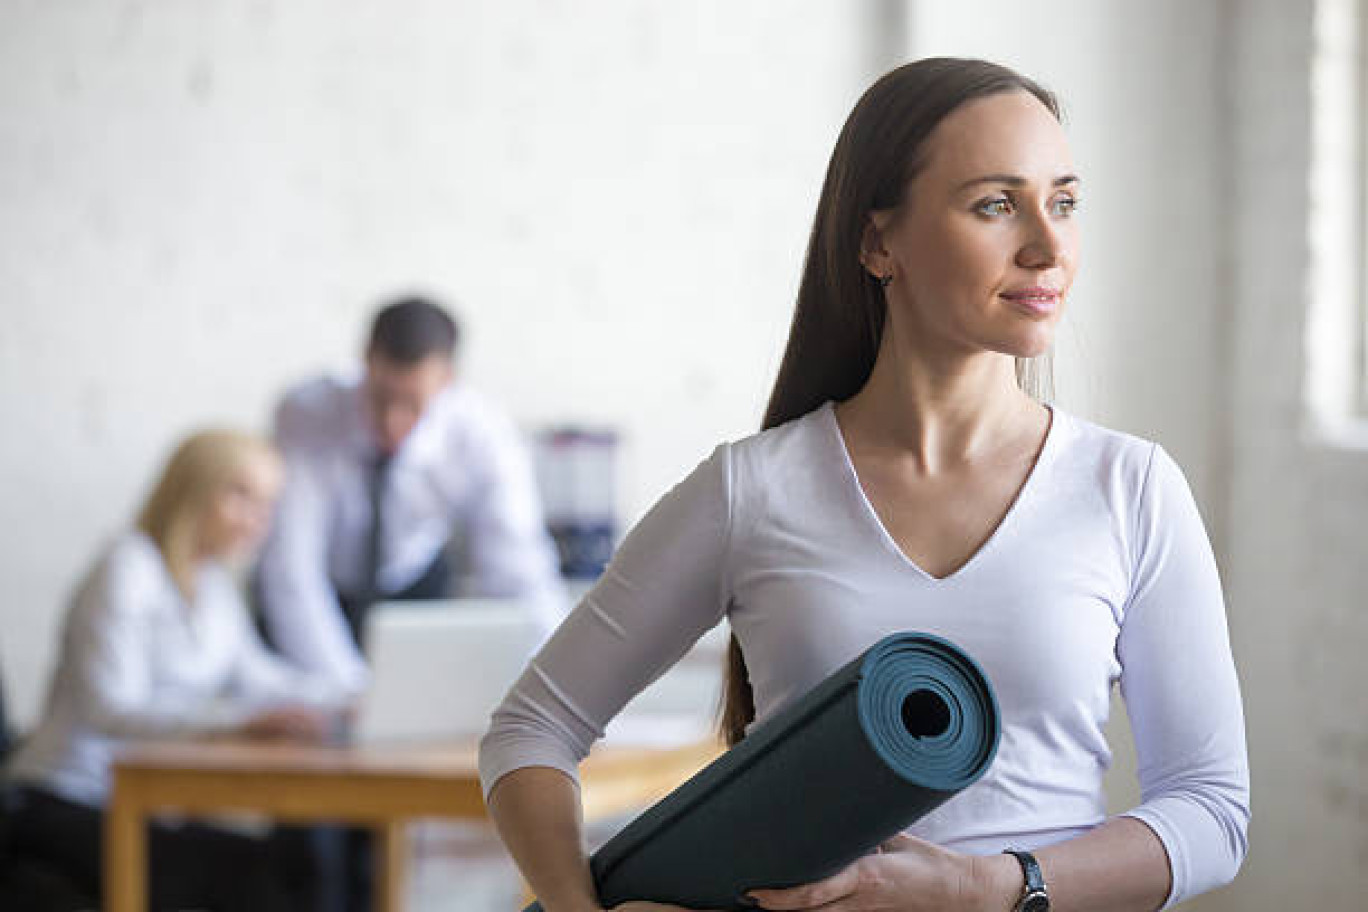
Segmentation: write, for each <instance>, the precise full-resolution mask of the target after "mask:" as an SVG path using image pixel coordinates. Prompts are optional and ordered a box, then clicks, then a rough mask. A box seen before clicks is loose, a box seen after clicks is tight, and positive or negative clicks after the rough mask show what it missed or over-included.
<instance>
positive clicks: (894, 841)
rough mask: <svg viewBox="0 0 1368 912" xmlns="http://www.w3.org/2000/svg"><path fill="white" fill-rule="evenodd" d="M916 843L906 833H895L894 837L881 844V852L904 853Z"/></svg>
mask: <svg viewBox="0 0 1368 912" xmlns="http://www.w3.org/2000/svg"><path fill="white" fill-rule="evenodd" d="M914 842H916V840H915V839H913V838H912V837H911V836H908V835H907V834H906V833H894V834H893V835H892V836H890V837H888V838H887V839H885V840H884V841H883V842H881V843H879V851H880V852H902V851H906V850H907V849H908V848H910V847H911V846H912V844H913V843H914Z"/></svg>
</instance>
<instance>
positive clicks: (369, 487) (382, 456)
mask: <svg viewBox="0 0 1368 912" xmlns="http://www.w3.org/2000/svg"><path fill="white" fill-rule="evenodd" d="M391 462H392V459H391V456H390V454H388V453H378V454H376V455H375V456H374V457H373V458H372V459H371V460H370V462H369V463H368V464H367V465H366V493H367V494H368V495H369V498H370V529H369V530H368V531H367V533H366V547H365V550H364V551H363V552H362V554H361V559H362V561H363V564H362V566H361V574H360V577H361V580H360V582H361V585H360V587H359V589H358V590H357V592H356V594H355V595H353V596H351V597H349V598H343V599H341V603H342V614H343V616H344V617H345V618H346V620H347V626H348V627H349V628H350V629H351V634H352V637H353V638H354V639H355V640H356V644H357V645H358V646H360V647H361V648H362V649H364V648H365V645H366V644H365V642H364V639H363V636H362V634H363V633H364V631H365V628H366V624H365V622H366V614H367V612H368V611H369V610H370V606H371V605H373V604H374V603H375V602H377V601H379V600H380V599H381V598H382V597H383V595H384V592H383V590H382V589H381V588H380V561H381V557H382V553H381V552H382V550H383V542H384V537H385V522H384V521H385V492H386V489H387V488H388V487H389V486H388V485H387V484H386V480H387V479H388V478H389V469H390V463H391Z"/></svg>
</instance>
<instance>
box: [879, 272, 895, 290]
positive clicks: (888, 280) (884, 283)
mask: <svg viewBox="0 0 1368 912" xmlns="http://www.w3.org/2000/svg"><path fill="white" fill-rule="evenodd" d="M892 284H893V273H891V272H890V273H889V274H888V275H886V276H880V277H879V287H880V288H887V287H888V286H889V285H892Z"/></svg>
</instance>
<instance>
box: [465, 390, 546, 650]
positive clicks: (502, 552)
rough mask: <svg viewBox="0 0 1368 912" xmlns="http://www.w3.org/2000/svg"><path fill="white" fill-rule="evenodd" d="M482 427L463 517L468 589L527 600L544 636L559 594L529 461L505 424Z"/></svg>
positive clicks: (498, 422)
mask: <svg viewBox="0 0 1368 912" xmlns="http://www.w3.org/2000/svg"><path fill="white" fill-rule="evenodd" d="M485 424H486V426H485V427H483V428H482V429H481V434H480V436H479V438H478V441H477V443H478V450H477V451H478V452H479V453H480V457H481V458H480V460H479V463H478V465H477V466H476V467H475V472H476V474H477V481H476V483H475V484H474V485H473V486H472V488H473V491H474V496H473V499H472V503H471V509H470V515H469V524H470V528H469V538H470V559H471V571H472V576H473V583H474V587H475V590H476V591H477V592H478V593H479V594H480V595H491V596H518V597H520V598H523V599H525V600H527V601H528V602H529V603H530V604H531V605H532V607H533V609H534V610H535V612H536V614H537V619H538V622H539V623H540V624H541V626H542V627H543V629H544V631H545V632H547V633H549V632H550V631H551V630H552V629H554V628H555V627H556V625H557V624H559V623H560V622H561V621H562V620H564V618H565V609H566V606H565V590H564V586H563V585H562V584H561V580H560V574H559V567H558V563H557V559H556V553H555V548H554V546H553V545H552V543H551V540H550V537H549V536H548V535H547V532H546V521H545V518H544V516H543V515H542V508H541V499H540V497H539V495H538V492H537V485H536V478H535V475H534V473H533V471H532V464H531V460H530V458H529V457H528V453H527V450H526V447H525V446H524V445H523V443H522V441H521V440H520V439H519V437H518V434H517V432H516V430H515V429H514V428H513V426H512V425H511V424H510V423H509V422H507V421H506V420H504V419H502V418H500V417H493V416H491V417H489V418H488V419H487V420H486V422H485Z"/></svg>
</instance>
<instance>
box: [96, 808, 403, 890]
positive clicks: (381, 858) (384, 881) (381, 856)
mask: <svg viewBox="0 0 1368 912" xmlns="http://www.w3.org/2000/svg"><path fill="white" fill-rule="evenodd" d="M374 833H375V899H376V909H377V910H378V912H401V910H402V909H403V908H404V889H405V887H407V886H408V849H409V847H408V828H407V827H406V825H405V821H403V820H387V821H385V822H384V823H380V824H376V826H375V829H374ZM110 912H114V910H110Z"/></svg>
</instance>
